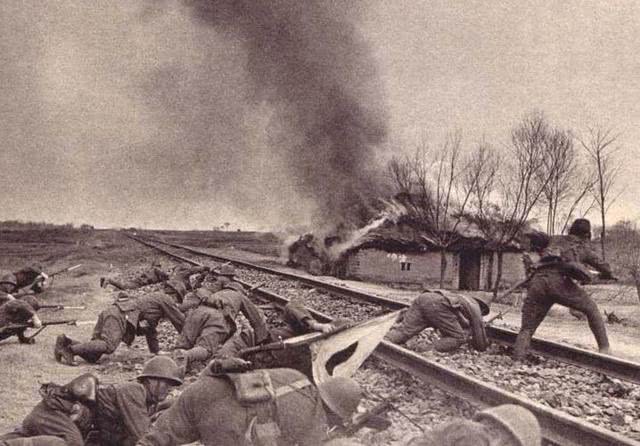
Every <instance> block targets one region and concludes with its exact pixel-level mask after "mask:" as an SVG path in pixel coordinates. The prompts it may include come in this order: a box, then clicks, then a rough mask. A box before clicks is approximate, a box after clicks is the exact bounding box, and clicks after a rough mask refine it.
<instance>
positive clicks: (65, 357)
mask: <svg viewBox="0 0 640 446" xmlns="http://www.w3.org/2000/svg"><path fill="white" fill-rule="evenodd" d="M71 342H72V341H71V339H69V338H68V337H67V336H66V335H64V334H61V335H60V336H58V337H57V338H56V346H55V348H54V351H53V355H54V357H55V358H56V361H58V362H59V363H61V364H67V365H70V366H76V365H78V364H76V361H75V358H74V356H75V355H74V354H73V352H72V351H71V349H70V348H69V347H70V346H71Z"/></svg>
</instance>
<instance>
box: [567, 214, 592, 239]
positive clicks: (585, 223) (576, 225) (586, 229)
mask: <svg viewBox="0 0 640 446" xmlns="http://www.w3.org/2000/svg"><path fill="white" fill-rule="evenodd" d="M569 235H575V236H577V237H585V238H589V239H590V238H591V222H590V221H589V220H587V219H586V218H576V219H575V220H574V222H573V223H572V224H571V227H570V228H569Z"/></svg>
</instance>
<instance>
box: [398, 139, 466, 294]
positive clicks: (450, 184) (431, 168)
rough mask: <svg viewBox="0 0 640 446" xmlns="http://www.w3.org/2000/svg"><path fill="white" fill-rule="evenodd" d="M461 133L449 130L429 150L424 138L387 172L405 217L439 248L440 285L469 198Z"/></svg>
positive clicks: (442, 281)
mask: <svg viewBox="0 0 640 446" xmlns="http://www.w3.org/2000/svg"><path fill="white" fill-rule="evenodd" d="M461 148H462V134H461V132H460V131H456V132H452V133H449V134H448V135H447V137H446V139H445V141H444V143H443V144H442V145H441V146H440V147H439V148H437V149H434V150H431V149H430V148H429V146H428V144H427V143H426V140H423V141H422V143H421V144H419V145H418V147H417V148H416V151H415V153H414V155H413V156H412V157H405V158H403V159H397V158H395V159H393V160H391V162H390V163H389V166H388V172H389V174H390V176H391V178H392V180H393V183H394V184H395V186H396V188H397V191H398V195H396V196H397V197H398V199H399V200H400V201H401V202H402V203H403V204H404V205H405V207H406V208H407V210H408V214H409V215H408V218H409V219H411V220H412V222H413V224H414V226H415V227H416V228H417V229H418V230H419V231H420V235H421V236H422V238H423V239H424V240H426V241H427V242H429V243H430V244H432V245H433V246H435V247H437V249H438V250H439V251H440V287H441V288H442V287H444V280H445V276H446V269H447V257H446V252H447V249H448V248H449V247H450V246H451V245H452V244H454V243H455V242H456V241H458V240H459V239H460V234H459V233H458V231H457V229H458V226H459V224H460V221H461V219H462V217H463V214H464V212H465V209H466V206H467V205H468V202H469V198H470V197H471V190H467V189H465V188H464V187H462V186H463V180H464V179H465V178H467V176H468V175H467V172H466V171H467V168H468V162H467V161H465V160H464V159H463V157H462V155H461Z"/></svg>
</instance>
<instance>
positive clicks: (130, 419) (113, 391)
mask: <svg viewBox="0 0 640 446" xmlns="http://www.w3.org/2000/svg"><path fill="white" fill-rule="evenodd" d="M148 399H149V398H148V395H147V390H146V389H145V387H144V385H143V384H141V383H139V382H128V383H124V384H117V385H108V386H100V387H99V388H98V392H97V394H96V401H97V402H96V407H95V420H96V422H95V427H96V428H97V431H98V434H97V435H96V436H92V440H91V441H89V442H88V443H87V445H91V446H131V445H134V444H135V443H136V441H138V439H140V438H141V437H142V436H143V435H144V434H145V432H147V431H148V430H149V427H150V426H151V415H152V414H153V407H154V404H153V403H150V402H149V401H148Z"/></svg>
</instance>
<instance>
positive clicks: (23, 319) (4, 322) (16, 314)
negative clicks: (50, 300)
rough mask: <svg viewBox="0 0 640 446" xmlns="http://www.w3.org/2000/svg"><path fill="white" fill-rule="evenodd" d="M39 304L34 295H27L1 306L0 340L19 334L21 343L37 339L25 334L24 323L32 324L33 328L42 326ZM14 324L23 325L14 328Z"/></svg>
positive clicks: (28, 342) (30, 342)
mask: <svg viewBox="0 0 640 446" xmlns="http://www.w3.org/2000/svg"><path fill="white" fill-rule="evenodd" d="M30 303H31V304H33V305H31V304H30ZM37 305H38V302H37V301H36V299H35V298H33V296H25V298H24V299H14V300H10V301H9V302H7V303H6V304H4V305H2V306H0V340H3V339H7V338H9V337H11V336H18V341H19V342H20V343H21V344H33V342H35V340H34V339H33V338H29V337H27V336H25V334H24V332H25V331H26V328H25V327H24V325H30V326H32V327H33V328H40V327H42V321H41V320H40V318H39V317H38V314H37V313H36V309H37ZM34 306H36V308H34ZM13 324H16V325H22V327H19V328H12V327H11V326H12V325H13Z"/></svg>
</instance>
